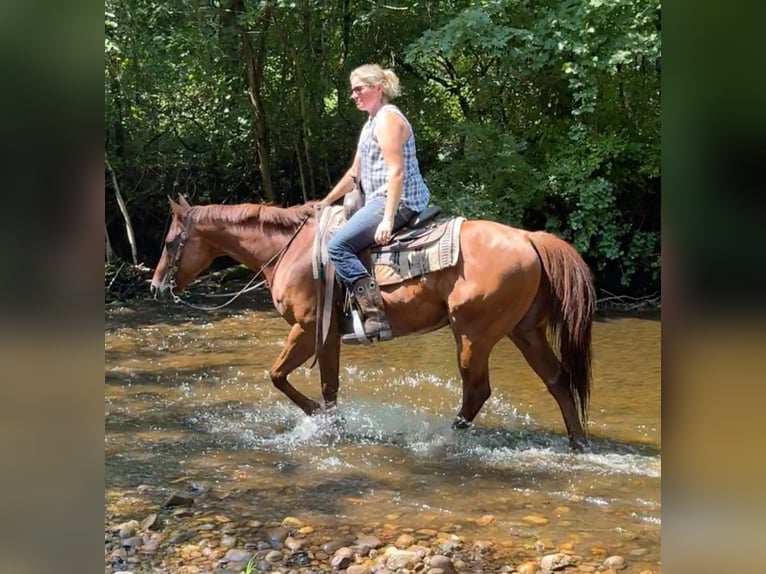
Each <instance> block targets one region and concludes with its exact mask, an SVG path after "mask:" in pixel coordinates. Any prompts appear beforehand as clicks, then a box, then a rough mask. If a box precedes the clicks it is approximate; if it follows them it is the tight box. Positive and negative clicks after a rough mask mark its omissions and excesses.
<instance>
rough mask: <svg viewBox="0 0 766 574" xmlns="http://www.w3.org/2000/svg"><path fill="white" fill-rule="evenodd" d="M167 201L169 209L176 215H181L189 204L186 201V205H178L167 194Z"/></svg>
mask: <svg viewBox="0 0 766 574" xmlns="http://www.w3.org/2000/svg"><path fill="white" fill-rule="evenodd" d="M168 201H169V202H170V209H171V210H172V211H173V213H174V214H175V215H176V217H183V216H184V214H185V213H186V212H187V211H188V210H189V204H188V203H187V204H186V206H184V205H183V204H182V205H179V204H177V203H176V202H175V201H173V198H172V197H170V196H169V195H168Z"/></svg>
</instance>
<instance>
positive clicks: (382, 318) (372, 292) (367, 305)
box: [352, 277, 394, 341]
mask: <svg viewBox="0 0 766 574" xmlns="http://www.w3.org/2000/svg"><path fill="white" fill-rule="evenodd" d="M352 289H353V291H354V297H355V298H356V300H357V303H358V305H359V310H360V311H361V312H362V319H364V333H365V335H367V338H369V339H375V338H377V339H378V340H379V341H390V340H391V339H393V338H394V333H393V331H392V330H391V323H389V322H388V319H387V318H386V311H385V308H384V307H383V296H382V295H381V294H380V288H379V287H378V284H377V283H376V282H375V279H373V278H372V277H362V278H361V279H357V280H356V281H354V285H353V286H352Z"/></svg>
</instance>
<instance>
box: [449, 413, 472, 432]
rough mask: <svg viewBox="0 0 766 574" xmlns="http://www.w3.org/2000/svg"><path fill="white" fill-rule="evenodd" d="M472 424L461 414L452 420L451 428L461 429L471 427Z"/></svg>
mask: <svg viewBox="0 0 766 574" xmlns="http://www.w3.org/2000/svg"><path fill="white" fill-rule="evenodd" d="M472 426H473V423H472V422H471V421H469V420H467V419H466V418H465V417H464V416H462V415H458V416H457V418H456V419H455V420H454V421H453V422H452V430H463V429H468V428H471V427H472Z"/></svg>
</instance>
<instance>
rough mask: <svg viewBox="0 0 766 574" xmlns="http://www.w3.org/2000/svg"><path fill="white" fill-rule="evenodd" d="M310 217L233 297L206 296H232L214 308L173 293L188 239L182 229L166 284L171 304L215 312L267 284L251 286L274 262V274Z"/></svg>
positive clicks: (186, 229) (228, 294)
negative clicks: (197, 303) (171, 299)
mask: <svg viewBox="0 0 766 574" xmlns="http://www.w3.org/2000/svg"><path fill="white" fill-rule="evenodd" d="M310 217H311V216H309V215H307V216H306V217H305V218H304V219H303V221H301V223H300V225H298V227H297V229H296V230H295V231H294V232H293V234H292V236H291V237H290V239H289V240H288V241H287V243H286V244H285V246H284V247H283V248H282V249H280V250H279V251H277V252H276V253H275V254H274V255H273V256H272V257H271V258H270V259H269V260H268V261H267V262H266V263H264V264H263V265H262V266H261V268H260V269H259V270H258V272H257V273H256V274H255V275H253V277H252V279H250V281H248V283H247V285H245V286H244V287H243V288H242V289H240V290H239V291H238V292H236V293H234V294H233V295H232V294H231V293H217V294H213V295H206V296H207V297H229V296H230V295H232V297H231V299H229V300H228V301H226V302H225V303H222V304H220V305H216V306H214V307H202V306H200V305H195V304H194V303H190V302H189V301H185V300H184V299H182V298H181V296H180V295H178V294H177V293H175V291H174V289H175V288H176V285H177V283H176V274H177V273H178V267H179V265H180V263H181V256H182V255H183V250H184V246H185V245H186V242H187V241H188V239H189V231H188V227H187V228H184V230H183V231H181V233H180V234H179V236H178V238H179V239H178V246H177V247H176V249H175V257H173V264H172V265H171V266H170V278H169V281H168V283H169V284H170V295H171V297H172V298H173V303H181V304H182V305H185V306H187V307H191V308H192V309H197V310H198V311H216V310H218V309H223V308H224V307H226V306H227V305H230V304H231V303H233V302H234V301H235V300H236V299H237V298H239V296H240V295H242V294H244V293H247V292H249V291H254V290H255V289H258V288H260V287H262V286H263V285H265V284H266V283H267V280H266V279H263V280H262V281H260V282H259V283H258V284H257V285H253V283H255V280H256V279H257V278H258V277H259V276H260V275H261V274H262V273H263V272H264V271H265V270H266V269H267V268H268V267H269V266H270V265H271V264H272V263H273V262H274V261H275V260H276V263H274V272H275V273H276V268H277V267H279V263H280V262H281V261H282V257H283V256H284V255H285V253H287V250H288V249H289V248H290V246H291V245H292V243H293V241H294V240H295V238H296V237H297V236H298V233H299V232H300V230H301V229H303V226H304V225H306V222H307V221H308V220H309V218H310Z"/></svg>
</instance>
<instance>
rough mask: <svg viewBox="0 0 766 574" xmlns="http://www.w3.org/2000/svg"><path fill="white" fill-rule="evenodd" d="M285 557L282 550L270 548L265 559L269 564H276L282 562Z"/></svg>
mask: <svg viewBox="0 0 766 574" xmlns="http://www.w3.org/2000/svg"><path fill="white" fill-rule="evenodd" d="M283 558H284V554H282V552H280V551H279V550H269V551H268V552H267V553H266V556H264V559H265V560H266V562H268V563H269V564H276V563H277V562H281V561H282V559H283Z"/></svg>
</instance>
